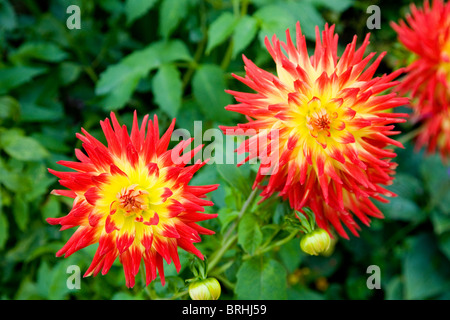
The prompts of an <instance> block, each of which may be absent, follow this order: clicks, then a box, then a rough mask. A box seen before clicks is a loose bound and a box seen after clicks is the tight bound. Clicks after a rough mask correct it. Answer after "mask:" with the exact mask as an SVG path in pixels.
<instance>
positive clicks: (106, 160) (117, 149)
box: [47, 112, 217, 287]
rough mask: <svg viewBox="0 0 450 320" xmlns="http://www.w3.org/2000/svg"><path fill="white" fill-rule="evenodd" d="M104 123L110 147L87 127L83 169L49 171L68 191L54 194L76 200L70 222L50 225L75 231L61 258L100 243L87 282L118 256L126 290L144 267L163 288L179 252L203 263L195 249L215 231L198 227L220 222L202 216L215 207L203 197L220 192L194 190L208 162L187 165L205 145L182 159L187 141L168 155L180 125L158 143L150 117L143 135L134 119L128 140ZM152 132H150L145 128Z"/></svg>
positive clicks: (119, 130)
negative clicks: (194, 179) (203, 237)
mask: <svg viewBox="0 0 450 320" xmlns="http://www.w3.org/2000/svg"><path fill="white" fill-rule="evenodd" d="M111 120H112V126H111V122H110V121H109V119H106V120H105V121H101V122H100V124H101V127H102V129H103V132H104V134H105V137H106V140H107V142H108V146H107V147H106V146H105V145H103V144H102V143H101V142H99V141H98V140H96V139H95V138H94V137H93V136H91V135H90V134H89V133H88V132H87V131H86V130H84V129H83V128H82V129H81V131H82V132H83V134H84V135H82V134H77V137H78V138H79V139H80V140H81V141H82V142H83V148H84V150H85V151H86V154H84V153H83V152H82V151H80V150H78V149H76V150H75V154H76V156H77V158H78V160H79V162H72V161H59V162H58V163H59V164H61V165H63V166H66V167H68V168H71V169H75V172H58V171H55V170H52V169H49V171H50V172H51V173H52V174H54V175H55V176H57V177H58V178H60V179H61V180H59V182H60V184H61V185H62V186H64V187H67V188H69V189H70V190H53V191H52V193H53V194H56V195H62V196H67V197H70V198H73V199H74V201H73V208H72V210H71V211H70V212H69V213H68V214H67V216H65V217H61V218H49V219H47V221H48V223H50V224H52V225H56V224H60V225H61V226H62V228H61V230H65V229H68V228H72V227H77V230H76V231H75V232H74V234H73V235H72V237H71V238H70V240H69V241H68V242H67V243H66V244H65V245H64V246H63V248H62V249H61V250H59V251H58V252H57V254H56V255H57V256H61V255H65V256H66V257H68V256H70V255H71V254H73V253H74V252H76V251H78V250H80V249H82V248H84V247H86V246H89V245H91V244H94V243H98V248H97V251H96V253H95V256H94V258H93V261H92V263H91V265H90V267H89V268H88V270H87V271H86V273H85V275H84V276H89V275H92V274H93V275H94V276H95V275H97V274H98V273H99V272H100V271H101V272H102V274H103V275H105V274H106V273H107V272H108V270H109V269H110V267H111V265H112V264H113V262H114V261H115V260H116V258H117V257H119V260H120V262H121V263H122V264H123V268H124V273H125V278H126V285H127V286H128V287H133V286H134V283H135V280H134V279H135V276H136V274H137V273H138V271H139V266H140V263H141V261H142V260H143V261H144V264H145V272H146V283H147V285H148V284H149V283H150V282H151V281H152V280H154V279H155V278H156V275H157V270H158V272H159V276H160V279H161V283H162V284H163V285H164V282H165V281H164V268H163V259H164V260H165V261H166V262H167V263H171V261H173V263H174V264H175V267H176V269H177V271H179V270H180V267H181V266H180V260H179V257H178V247H180V248H182V249H184V250H186V251H188V252H190V253H193V254H195V255H197V256H198V257H199V258H201V259H203V256H202V254H201V253H200V251H199V250H198V249H197V248H195V247H194V245H193V243H195V242H199V241H200V240H201V239H200V236H199V235H200V234H213V233H214V232H212V231H210V230H208V229H206V228H203V227H201V226H199V225H197V224H196V223H197V222H199V221H202V220H207V219H211V218H215V217H216V216H217V215H216V214H205V213H202V211H204V208H203V206H210V205H212V202H211V201H207V200H205V199H203V198H205V194H206V193H208V192H210V191H213V190H215V189H216V188H217V185H208V186H189V185H188V183H189V181H190V180H191V178H192V176H193V175H194V173H195V172H196V171H197V170H198V169H200V168H201V167H202V166H203V165H204V164H205V163H206V162H200V161H199V162H197V163H196V164H194V165H192V166H186V163H187V162H188V161H190V159H191V158H192V157H193V156H194V154H195V153H196V152H198V151H199V150H200V149H201V147H202V146H200V147H197V148H195V149H193V150H192V151H190V152H185V153H184V154H181V153H182V152H183V150H184V149H185V148H186V147H187V146H188V145H189V144H190V142H191V141H190V140H186V141H181V142H180V143H179V144H178V145H177V146H175V147H174V148H173V149H172V150H167V147H168V145H169V142H170V136H171V134H172V131H173V128H174V126H175V120H174V121H172V124H171V125H170V127H169V129H168V130H167V131H166V133H165V134H164V135H163V136H162V137H160V136H159V129H158V119H157V117H156V116H155V117H154V121H153V122H152V121H148V115H146V116H145V117H144V119H143V121H142V124H141V127H140V128H139V126H138V123H137V116H136V112H135V113H134V120H133V126H132V129H131V134H130V135H129V134H128V131H127V127H126V126H125V125H124V126H123V127H121V126H120V125H119V123H118V121H117V119H116V117H115V115H114V113H111ZM147 125H148V127H147V130H146V126H147Z"/></svg>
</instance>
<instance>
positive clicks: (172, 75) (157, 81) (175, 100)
mask: <svg viewBox="0 0 450 320" xmlns="http://www.w3.org/2000/svg"><path fill="white" fill-rule="evenodd" d="M152 83H153V95H154V97H155V102H156V103H157V104H158V106H159V107H160V108H161V109H162V110H163V111H164V112H166V113H167V114H168V115H169V116H170V117H172V118H175V117H176V116H177V115H178V110H179V109H180V107H181V98H182V95H183V91H182V88H183V83H182V81H181V74H180V72H179V71H178V69H177V68H176V67H175V66H174V65H163V66H161V67H160V68H159V70H158V72H157V73H156V75H155V77H154V78H153V81H152Z"/></svg>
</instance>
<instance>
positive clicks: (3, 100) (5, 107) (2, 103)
mask: <svg viewBox="0 0 450 320" xmlns="http://www.w3.org/2000/svg"><path fill="white" fill-rule="evenodd" d="M19 114H20V104H19V102H18V101H17V100H16V99H14V98H13V97H10V96H3V97H0V120H3V119H17V118H18V117H19Z"/></svg>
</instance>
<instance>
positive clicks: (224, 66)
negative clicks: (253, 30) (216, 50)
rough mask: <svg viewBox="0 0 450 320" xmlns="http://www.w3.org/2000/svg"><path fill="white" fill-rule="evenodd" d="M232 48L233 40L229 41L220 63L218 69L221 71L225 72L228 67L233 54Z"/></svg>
mask: <svg viewBox="0 0 450 320" xmlns="http://www.w3.org/2000/svg"><path fill="white" fill-rule="evenodd" d="M233 46H234V41H233V39H231V40H230V43H229V45H228V48H227V51H226V52H225V55H224V57H223V60H222V63H221V64H220V68H222V70H227V68H228V66H229V65H230V62H231V56H232V54H233Z"/></svg>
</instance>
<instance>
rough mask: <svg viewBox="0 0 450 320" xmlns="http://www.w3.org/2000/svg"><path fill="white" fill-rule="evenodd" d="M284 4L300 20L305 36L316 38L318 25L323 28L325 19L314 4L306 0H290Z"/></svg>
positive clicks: (310, 38) (311, 38)
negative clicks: (290, 0) (294, 0)
mask: <svg viewBox="0 0 450 320" xmlns="http://www.w3.org/2000/svg"><path fill="white" fill-rule="evenodd" d="M284 5H285V7H286V8H287V9H288V10H289V12H291V13H292V15H293V16H294V17H297V20H299V21H300V25H301V28H302V33H303V34H304V35H305V37H306V38H307V39H309V40H315V39H316V31H315V30H316V26H318V27H319V29H320V30H322V29H323V27H324V25H325V19H324V18H323V17H322V15H321V14H320V13H319V12H318V11H317V9H316V8H315V7H314V5H313V4H311V3H309V2H306V1H296V2H289V3H286V4H284ZM293 29H294V27H293ZM291 31H293V30H291Z"/></svg>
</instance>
